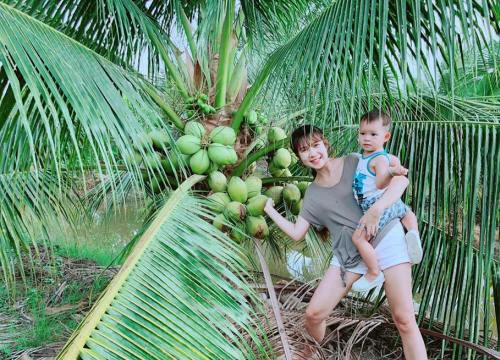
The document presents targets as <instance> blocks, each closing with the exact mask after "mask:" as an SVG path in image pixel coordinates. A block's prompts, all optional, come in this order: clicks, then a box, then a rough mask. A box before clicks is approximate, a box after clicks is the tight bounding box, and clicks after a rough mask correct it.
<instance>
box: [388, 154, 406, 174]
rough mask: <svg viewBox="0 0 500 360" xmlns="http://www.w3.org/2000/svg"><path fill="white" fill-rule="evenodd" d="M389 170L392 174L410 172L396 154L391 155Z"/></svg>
mask: <svg viewBox="0 0 500 360" xmlns="http://www.w3.org/2000/svg"><path fill="white" fill-rule="evenodd" d="M388 171H389V173H390V174H391V175H392V176H406V175H407V174H408V169H407V168H405V167H404V166H402V165H401V162H400V161H399V158H398V157H396V156H394V155H390V160H389V168H388Z"/></svg>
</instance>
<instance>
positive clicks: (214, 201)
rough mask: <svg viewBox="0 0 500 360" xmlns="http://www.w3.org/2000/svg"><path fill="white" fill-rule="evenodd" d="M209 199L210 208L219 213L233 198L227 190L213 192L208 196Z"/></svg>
mask: <svg viewBox="0 0 500 360" xmlns="http://www.w3.org/2000/svg"><path fill="white" fill-rule="evenodd" d="M207 200H208V201H209V203H210V208H211V209H212V210H213V211H215V212H217V213H221V212H223V211H224V209H225V208H226V206H227V204H229V203H230V202H231V198H230V197H229V195H228V194H226V193H225V192H216V193H213V194H211V195H209V196H208V197H207Z"/></svg>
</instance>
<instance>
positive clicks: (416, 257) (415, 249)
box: [405, 230, 424, 264]
mask: <svg viewBox="0 0 500 360" xmlns="http://www.w3.org/2000/svg"><path fill="white" fill-rule="evenodd" d="M405 239H406V246H407V247H408V256H409V257H410V262H411V263H412V264H418V263H419V262H420V261H422V255H423V253H424V252H423V250H422V243H421V242H420V235H419V234H418V231H416V230H410V231H408V232H407V233H406V235H405Z"/></svg>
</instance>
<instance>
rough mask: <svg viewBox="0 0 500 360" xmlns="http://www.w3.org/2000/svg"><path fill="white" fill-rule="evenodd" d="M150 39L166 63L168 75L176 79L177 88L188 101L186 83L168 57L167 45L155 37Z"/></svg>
mask: <svg viewBox="0 0 500 360" xmlns="http://www.w3.org/2000/svg"><path fill="white" fill-rule="evenodd" d="M150 39H151V40H152V41H153V44H154V46H155V48H156V49H158V51H159V53H160V56H161V58H162V60H163V62H164V63H165V66H166V67H167V69H168V73H169V74H170V75H171V76H172V79H174V83H175V85H176V86H177V89H178V90H179V92H180V93H181V95H182V97H183V98H184V100H187V99H188V97H189V93H188V91H187V88H186V86H185V85H184V82H183V81H182V79H181V76H180V74H179V72H178V71H177V69H176V68H175V66H174V64H173V63H172V61H171V60H170V57H169V56H168V52H167V49H166V48H165V45H163V44H162V43H161V42H160V41H159V40H158V39H157V37H155V36H150Z"/></svg>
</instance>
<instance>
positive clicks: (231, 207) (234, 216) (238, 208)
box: [224, 201, 247, 221]
mask: <svg viewBox="0 0 500 360" xmlns="http://www.w3.org/2000/svg"><path fill="white" fill-rule="evenodd" d="M246 213H247V210H246V208H245V205H243V204H242V203H240V202H238V201H231V202H230V203H228V204H227V205H226V207H225V209H224V216H225V217H226V218H227V219H229V220H232V221H240V220H243V219H244V218H245V215H246Z"/></svg>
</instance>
